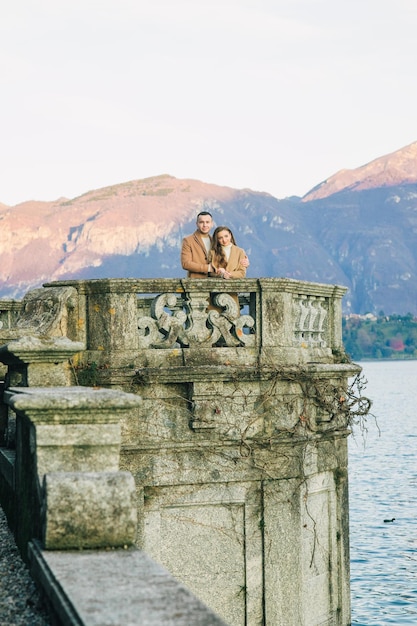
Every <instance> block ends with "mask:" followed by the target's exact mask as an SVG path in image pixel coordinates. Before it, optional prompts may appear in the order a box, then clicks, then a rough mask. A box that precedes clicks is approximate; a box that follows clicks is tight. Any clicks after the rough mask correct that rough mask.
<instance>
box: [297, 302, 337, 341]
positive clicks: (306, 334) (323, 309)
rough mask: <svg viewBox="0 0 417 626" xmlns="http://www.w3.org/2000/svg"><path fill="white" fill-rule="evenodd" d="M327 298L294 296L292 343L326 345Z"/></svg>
mask: <svg viewBox="0 0 417 626" xmlns="http://www.w3.org/2000/svg"><path fill="white" fill-rule="evenodd" d="M328 306H329V303H328V299H327V298H324V297H321V296H310V295H305V294H302V295H298V296H296V297H294V343H295V345H300V344H306V345H308V346H320V347H326V346H327V341H326V337H325V334H326V330H327V325H326V322H327V317H328Z"/></svg>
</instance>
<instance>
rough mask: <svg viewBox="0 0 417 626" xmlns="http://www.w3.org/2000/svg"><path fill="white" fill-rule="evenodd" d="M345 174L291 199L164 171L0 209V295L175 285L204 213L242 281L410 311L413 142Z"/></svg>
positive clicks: (415, 274)
mask: <svg viewBox="0 0 417 626" xmlns="http://www.w3.org/2000/svg"><path fill="white" fill-rule="evenodd" d="M413 155H414V157H413ZM413 158H414V161H413ZM413 163H414V169H413ZM347 172H348V171H346V170H343V171H342V172H339V173H338V174H335V175H334V176H332V177H331V178H329V179H328V180H327V181H325V182H324V183H321V185H318V186H317V187H315V188H314V189H312V190H311V192H309V193H307V194H306V195H305V196H304V197H303V198H299V197H296V196H293V197H290V198H285V199H277V198H274V197H273V196H271V195H270V194H268V193H260V192H255V191H251V190H249V189H240V190H237V189H232V188H229V187H221V186H218V185H213V184H209V183H204V182H201V181H197V180H187V179H177V178H174V177H173V176H169V175H168V174H164V175H161V176H155V177H152V178H147V179H142V180H135V181H130V182H126V183H122V184H119V185H113V186H110V187H105V188H103V189H98V190H92V191H89V192H87V193H85V194H83V195H82V196H79V197H77V198H73V199H66V198H60V199H58V200H56V201H54V202H24V203H21V204H18V205H16V206H14V207H8V206H6V205H4V204H1V203H0V297H2V298H20V297H22V295H23V294H24V293H25V292H26V291H27V290H28V289H31V288H34V287H37V286H40V285H42V284H43V283H45V282H49V281H52V280H64V279H70V278H106V277H107V278H115V277H119V278H124V277H182V276H184V271H183V270H182V268H181V266H180V261H179V253H180V246H181V240H182V237H183V236H184V235H186V234H189V233H191V232H193V230H194V229H195V217H196V215H197V213H198V212H199V211H200V210H208V211H210V212H211V213H212V214H213V216H214V219H215V222H216V224H217V225H220V224H225V225H228V226H230V227H231V229H232V230H233V232H234V235H235V237H236V240H237V242H238V245H240V246H241V247H243V248H245V250H246V251H247V253H248V255H249V257H250V262H251V264H250V268H249V270H248V276H249V277H256V276H276V277H288V278H295V279H300V280H311V281H316V282H323V283H332V284H334V283H336V284H341V285H346V286H347V287H348V289H349V291H348V294H347V296H346V297H345V298H344V309H345V312H354V313H368V312H371V313H376V314H378V313H379V312H381V311H384V313H385V314H386V315H388V314H392V313H396V314H399V315H406V314H407V313H409V312H411V313H413V314H414V313H417V142H416V143H414V144H411V145H410V146H407V147H405V148H403V149H401V150H399V151H397V152H396V153H393V154H391V155H388V156H385V157H381V159H376V160H375V161H372V162H371V163H369V164H368V165H365V166H363V167H361V168H358V169H357V170H352V171H351V172H350V174H349V175H348V173H349V172H348V173H347ZM330 182H331V186H330ZM317 193H321V194H322V197H321V196H320V197H318V196H317V195H316V194H317Z"/></svg>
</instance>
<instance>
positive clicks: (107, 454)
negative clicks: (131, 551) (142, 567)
mask: <svg viewBox="0 0 417 626" xmlns="http://www.w3.org/2000/svg"><path fill="white" fill-rule="evenodd" d="M5 401H6V403H7V405H8V406H9V408H10V410H12V411H13V412H14V413H15V414H16V416H17V427H16V458H15V499H16V506H17V509H18V510H17V514H16V516H15V518H16V520H17V522H16V524H17V527H16V529H15V536H16V541H17V543H18V545H19V546H20V548H21V550H24V549H25V546H26V545H27V542H28V541H29V540H31V539H33V538H36V539H41V540H42V541H43V542H44V544H45V546H47V547H48V548H49V549H62V548H81V547H82V548H90V547H94V548H96V547H99V546H100V547H106V546H107V547H108V546H112V545H124V544H131V543H132V542H133V541H134V540H135V537H136V525H137V519H136V491H135V484H134V481H133V478H132V476H131V475H130V474H127V473H126V472H120V471H119V457H120V423H119V422H120V417H121V415H122V414H123V413H124V412H126V411H128V410H130V409H132V408H133V407H136V406H138V405H139V404H140V403H141V398H140V397H139V396H137V395H133V394H126V393H123V392H116V391H112V390H109V389H89V388H86V387H52V388H39V387H38V388H30V387H29V388H22V387H19V388H10V389H8V390H7V391H6V392H5ZM133 503H134V505H133Z"/></svg>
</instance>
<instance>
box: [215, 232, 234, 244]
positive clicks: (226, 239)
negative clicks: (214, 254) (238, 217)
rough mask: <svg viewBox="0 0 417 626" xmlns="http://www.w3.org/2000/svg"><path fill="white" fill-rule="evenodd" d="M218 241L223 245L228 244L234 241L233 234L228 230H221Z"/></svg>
mask: <svg viewBox="0 0 417 626" xmlns="http://www.w3.org/2000/svg"><path fill="white" fill-rule="evenodd" d="M217 241H218V242H219V244H220V245H221V246H228V245H229V243H231V242H232V235H231V234H230V233H229V231H228V230H220V231H219V232H218V233H217Z"/></svg>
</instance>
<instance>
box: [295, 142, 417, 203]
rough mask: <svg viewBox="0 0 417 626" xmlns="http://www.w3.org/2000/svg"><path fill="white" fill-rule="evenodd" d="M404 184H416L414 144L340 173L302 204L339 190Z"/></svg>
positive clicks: (416, 155)
mask: <svg viewBox="0 0 417 626" xmlns="http://www.w3.org/2000/svg"><path fill="white" fill-rule="evenodd" d="M407 183H417V141H416V142H414V143H411V144H410V145H409V146H405V148H401V150H397V151H396V152H392V153H391V154H387V155H386V156H383V157H380V158H379V159H374V160H373V161H371V162H370V163H367V164H366V165H362V167H358V168H357V169H354V170H340V172H337V173H336V174H334V175H333V176H330V178H328V179H327V180H325V181H323V182H322V183H320V184H319V185H317V186H316V187H314V188H313V189H312V190H311V191H309V192H308V193H307V194H306V195H305V196H304V197H303V201H304V202H309V201H310V200H320V199H322V198H328V197H329V196H331V195H333V194H334V193H338V192H339V191H342V190H344V191H348V190H349V191H361V190H363V189H376V188H377V187H395V186H396V185H404V184H407Z"/></svg>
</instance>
